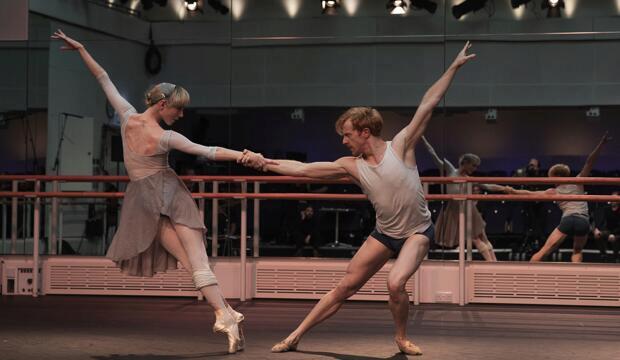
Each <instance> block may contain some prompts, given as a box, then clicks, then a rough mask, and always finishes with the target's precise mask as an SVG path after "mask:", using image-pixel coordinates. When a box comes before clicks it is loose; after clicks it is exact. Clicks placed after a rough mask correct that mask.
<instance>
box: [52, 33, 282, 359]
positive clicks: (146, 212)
mask: <svg viewBox="0 0 620 360" xmlns="http://www.w3.org/2000/svg"><path fill="white" fill-rule="evenodd" d="M52 38H53V39H57V40H62V41H63V42H64V46H63V47H62V48H61V49H63V50H74V51H77V52H78V53H79V54H80V56H81V57H82V60H84V62H85V64H86V66H87V67H88V69H89V70H90V72H91V73H92V74H93V76H94V77H95V78H96V79H97V81H99V84H100V85H101V88H102V89H103V91H104V93H105V95H106V97H107V98H108V101H109V102H110V104H112V106H113V107H114V109H115V110H116V112H117V113H118V114H119V116H120V119H121V137H122V140H123V156H124V162H125V167H126V168H127V173H128V174H129V178H130V182H129V184H128V186H127V190H126V192H125V198H124V201H123V208H122V211H121V218H120V223H119V226H118V230H117V231H116V234H115V235H114V239H113V240H112V244H111V245H110V248H109V250H108V253H107V257H108V258H110V259H112V260H113V261H114V262H115V263H116V264H117V265H118V266H119V267H120V268H121V269H122V271H123V272H124V273H126V274H128V275H133V276H153V274H154V273H156V272H162V271H166V270H169V269H176V268H177V262H180V263H181V265H182V266H183V267H184V268H185V269H186V270H187V271H188V272H189V273H190V274H191V275H192V279H193V281H194V285H195V286H196V289H198V290H199V291H200V292H202V294H203V295H204V296H205V298H206V299H207V301H208V302H209V304H210V305H211V306H212V307H213V309H214V310H215V317H216V321H215V325H214V326H213V330H214V331H216V332H218V333H223V334H226V335H227V337H228V352H230V353H235V352H237V351H238V350H242V349H243V340H242V335H241V334H240V332H239V324H240V323H241V321H243V315H242V314H240V313H238V312H236V311H234V310H233V309H232V308H231V307H230V305H229V304H228V303H227V302H226V300H225V299H224V297H223V296H222V293H221V291H220V288H219V287H218V284H217V279H216V278H215V275H214V274H213V272H212V271H211V268H210V266H209V259H208V257H207V252H206V249H205V246H204V242H203V236H204V232H205V231H206V228H205V226H204V224H203V220H202V217H201V216H200V212H199V211H198V208H197V206H196V203H195V202H194V200H193V199H192V197H191V194H190V192H189V191H188V190H187V187H186V186H185V184H184V183H183V182H182V181H181V180H180V179H179V178H178V176H177V175H176V173H175V172H174V171H173V170H172V169H171V168H170V167H169V166H168V153H169V152H170V151H171V150H178V151H182V152H185V153H188V154H193V155H199V156H204V157H206V158H209V159H212V160H219V161H233V160H236V161H240V160H241V159H242V158H243V159H244V164H245V165H248V166H253V167H256V168H261V167H263V166H265V165H266V164H268V162H266V161H265V159H264V158H263V157H262V155H260V154H255V153H252V152H248V151H246V152H245V154H244V153H242V152H239V151H234V150H229V149H226V148H222V147H211V146H203V145H199V144H195V143H193V142H191V141H190V140H188V139H187V138H186V137H185V136H183V135H181V134H179V133H176V132H174V131H171V130H163V129H162V128H161V126H160V125H159V123H160V122H161V121H163V122H164V123H166V124H167V125H172V124H173V123H174V122H175V121H177V120H178V119H179V118H181V117H183V108H184V107H185V106H186V105H187V104H188V103H189V94H188V92H187V91H186V90H185V89H184V88H182V87H181V86H177V85H174V84H170V83H160V84H158V85H155V86H153V87H152V88H151V89H150V90H149V91H148V92H147V93H146V105H147V109H146V111H144V112H143V113H138V112H137V111H136V109H135V108H134V107H133V106H132V105H131V104H129V103H128V102H127V101H126V100H125V99H124V98H123V97H122V96H121V95H120V94H119V92H118V90H117V89H116V87H115V86H114V84H113V83H112V81H111V80H110V77H109V76H108V74H107V73H106V71H105V70H104V69H103V68H102V67H101V66H100V65H99V64H98V63H97V62H96V61H95V60H94V59H93V58H92V57H91V55H90V54H89V53H88V51H86V48H85V47H84V46H83V45H82V44H81V43H79V42H77V41H75V40H74V39H72V38H70V37H68V36H67V35H65V34H64V33H63V32H62V31H61V30H58V31H56V32H55V33H54V35H52ZM274 164H275V163H274Z"/></svg>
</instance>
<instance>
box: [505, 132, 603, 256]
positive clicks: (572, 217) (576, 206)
mask: <svg viewBox="0 0 620 360" xmlns="http://www.w3.org/2000/svg"><path fill="white" fill-rule="evenodd" d="M610 140H611V137H609V136H608V134H607V133H605V135H603V137H602V138H601V141H599V143H598V145H596V147H595V148H594V150H593V151H592V153H590V156H588V160H586V163H585V165H584V166H583V169H581V172H579V174H578V175H577V177H584V176H589V175H590V172H591V171H592V167H593V166H594V163H595V162H596V159H597V158H598V155H599V153H600V152H601V148H602V147H603V144H605V143H606V142H608V141H610ZM568 176H570V168H569V167H568V165H566V164H555V165H553V166H552V167H551V168H550V169H549V177H568ZM510 193H512V194H521V195H533V194H549V195H556V194H559V195H581V194H583V193H584V189H583V185H580V184H562V185H558V186H556V187H555V188H551V189H547V190H544V191H529V190H516V189H512V188H510ZM558 206H559V207H560V210H562V219H561V220H560V224H559V225H558V226H557V227H556V228H555V230H553V232H552V233H551V234H550V235H549V237H548V238H547V241H546V242H545V245H543V247H542V248H540V250H538V252H537V253H536V254H534V255H533V256H532V258H531V259H530V261H531V262H537V261H542V260H544V259H545V258H546V257H547V256H549V254H551V253H552V252H553V251H555V249H557V248H558V246H560V244H562V242H563V241H564V239H566V237H567V236H572V237H573V255H572V256H571V261H572V262H582V261H583V253H582V251H583V247H584V246H585V245H586V241H587V240H588V233H589V232H590V221H589V219H590V215H589V214H588V203H587V202H585V201H558Z"/></svg>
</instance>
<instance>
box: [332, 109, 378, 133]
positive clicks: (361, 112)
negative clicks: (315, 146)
mask: <svg viewBox="0 0 620 360" xmlns="http://www.w3.org/2000/svg"><path fill="white" fill-rule="evenodd" d="M347 120H350V121H351V125H352V126H353V129H355V130H357V131H362V130H364V129H365V128H368V130H369V131H370V133H371V134H372V135H374V136H381V129H382V128H383V117H382V116H381V114H380V113H379V111H377V109H374V108H371V107H363V106H358V107H352V108H350V109H349V110H347V111H345V112H344V113H343V114H342V115H340V117H339V118H338V120H336V132H337V133H338V134H339V135H342V127H343V126H344V123H345V122H346V121H347Z"/></svg>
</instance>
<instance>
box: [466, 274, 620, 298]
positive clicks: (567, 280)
mask: <svg viewBox="0 0 620 360" xmlns="http://www.w3.org/2000/svg"><path fill="white" fill-rule="evenodd" d="M470 270H471V271H470V272H469V276H468V281H469V283H468V284H469V301H470V302H487V303H520V304H546V303H553V304H565V305H606V306H607V305H612V306H619V305H620V271H618V270H614V269H604V268H601V269H599V270H596V271H583V270H581V271H579V272H577V271H571V270H569V271H567V269H566V268H563V269H561V268H551V269H545V268H540V267H538V268H536V270H532V269H527V268H524V269H518V271H516V270H517V269H515V268H512V269H502V268H495V269H485V268H480V269H475V268H473V269H470Z"/></svg>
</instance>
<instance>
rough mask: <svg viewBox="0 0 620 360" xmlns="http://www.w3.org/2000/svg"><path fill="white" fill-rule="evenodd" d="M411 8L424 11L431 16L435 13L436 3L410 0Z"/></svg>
mask: <svg viewBox="0 0 620 360" xmlns="http://www.w3.org/2000/svg"><path fill="white" fill-rule="evenodd" d="M411 7H414V8H416V9H424V10H426V11H428V12H429V13H431V14H434V13H435V11H437V3H436V2H434V1H430V0H411Z"/></svg>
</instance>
